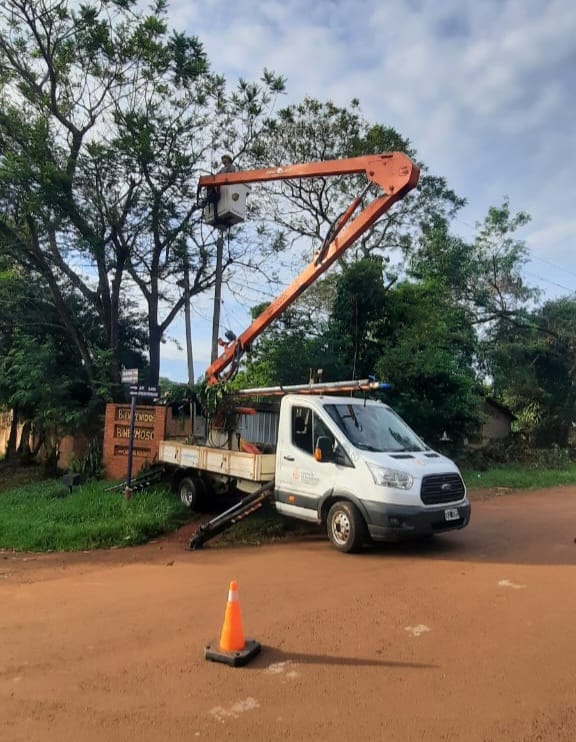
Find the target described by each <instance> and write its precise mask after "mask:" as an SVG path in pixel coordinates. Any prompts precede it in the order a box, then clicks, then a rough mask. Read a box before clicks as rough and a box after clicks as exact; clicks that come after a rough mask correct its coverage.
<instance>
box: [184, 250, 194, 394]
mask: <svg viewBox="0 0 576 742" xmlns="http://www.w3.org/2000/svg"><path fill="white" fill-rule="evenodd" d="M184 324H185V328H186V359H187V361H188V386H192V385H193V384H194V355H193V353H192V325H191V322H190V269H189V266H188V258H186V260H185V262H184Z"/></svg>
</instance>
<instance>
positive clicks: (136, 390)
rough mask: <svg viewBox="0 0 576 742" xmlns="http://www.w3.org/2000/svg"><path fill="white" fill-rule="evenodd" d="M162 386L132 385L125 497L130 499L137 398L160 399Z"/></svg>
mask: <svg viewBox="0 0 576 742" xmlns="http://www.w3.org/2000/svg"><path fill="white" fill-rule="evenodd" d="M159 396H160V387H158V386H144V385H142V384H132V385H130V397H131V401H130V440H129V442H128V474H127V476H126V488H125V490H124V497H125V498H126V499H127V500H129V499H130V497H131V496H132V458H133V455H134V428H135V426H136V400H137V399H138V397H147V398H151V399H158V397H159Z"/></svg>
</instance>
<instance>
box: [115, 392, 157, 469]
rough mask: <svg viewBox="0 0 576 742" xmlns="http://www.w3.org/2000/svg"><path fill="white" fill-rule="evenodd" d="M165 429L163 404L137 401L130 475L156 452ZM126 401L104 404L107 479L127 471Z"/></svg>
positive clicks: (154, 456) (128, 411)
mask: <svg viewBox="0 0 576 742" xmlns="http://www.w3.org/2000/svg"><path fill="white" fill-rule="evenodd" d="M165 429H166V408H165V407H151V406H145V405H138V406H137V407H136V414H135V420H134V448H133V451H132V455H133V463H132V475H133V476H134V475H136V474H137V473H138V471H139V470H140V469H141V468H142V466H143V465H144V464H152V463H154V461H155V460H156V457H157V456H158V447H159V444H160V441H161V440H162V439H163V438H164V431H165ZM129 443H130V405H118V404H108V405H106V424H105V428H104V450H103V463H104V467H105V469H106V477H107V478H108V479H125V478H126V475H127V473H128V448H129Z"/></svg>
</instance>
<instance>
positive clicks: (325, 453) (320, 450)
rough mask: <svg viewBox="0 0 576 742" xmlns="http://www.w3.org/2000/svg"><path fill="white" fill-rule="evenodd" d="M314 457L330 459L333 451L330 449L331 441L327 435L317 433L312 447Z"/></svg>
mask: <svg viewBox="0 0 576 742" xmlns="http://www.w3.org/2000/svg"><path fill="white" fill-rule="evenodd" d="M314 458H315V459H316V461H332V460H333V459H334V452H333V451H332V441H331V440H330V438H328V436H327V435H319V436H318V439H317V441H316V446H315V448H314Z"/></svg>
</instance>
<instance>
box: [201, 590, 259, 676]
mask: <svg viewBox="0 0 576 742" xmlns="http://www.w3.org/2000/svg"><path fill="white" fill-rule="evenodd" d="M260 648H261V647H260V644H259V643H258V642H256V641H253V640H245V639H244V630H243V628H242V614H241V612H240V602H239V600H238V583H237V582H236V581H235V580H232V582H231V583H230V589H229V590H228V602H227V603H226V612H225V614H224V624H223V625H222V631H221V633H220V643H219V645H218V649H213V648H212V645H208V646H207V647H206V649H205V652H204V657H205V659H207V660H213V661H215V662H225V663H226V664H228V665H232V666H234V667H238V666H240V665H245V664H246V663H247V662H248V661H249V660H251V659H252V657H255V656H256V655H257V654H258V652H259V651H260Z"/></svg>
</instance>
